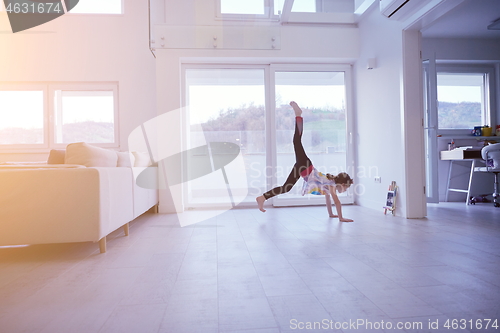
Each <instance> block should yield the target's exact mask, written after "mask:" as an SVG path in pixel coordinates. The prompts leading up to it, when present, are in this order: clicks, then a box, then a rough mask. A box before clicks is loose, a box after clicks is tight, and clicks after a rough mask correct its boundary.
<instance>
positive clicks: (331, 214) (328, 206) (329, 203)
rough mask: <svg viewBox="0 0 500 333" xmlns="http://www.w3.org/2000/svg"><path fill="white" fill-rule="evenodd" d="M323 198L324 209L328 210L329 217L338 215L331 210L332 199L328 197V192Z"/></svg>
mask: <svg viewBox="0 0 500 333" xmlns="http://www.w3.org/2000/svg"><path fill="white" fill-rule="evenodd" d="M325 199H326V209H327V210H328V216H330V217H338V215H335V214H333V211H332V200H331V199H330V195H329V194H325Z"/></svg>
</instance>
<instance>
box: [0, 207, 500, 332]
mask: <svg viewBox="0 0 500 333" xmlns="http://www.w3.org/2000/svg"><path fill="white" fill-rule="evenodd" d="M344 212H345V214H344V215H345V216H346V217H350V218H354V220H355V222H354V223H339V222H338V220H336V219H329V218H327V217H326V209H325V208H324V207H305V208H304V207H301V208H275V209H269V210H268V211H267V212H266V213H261V212H259V211H258V210H257V209H252V210H244V209H237V210H232V211H229V212H226V213H224V214H222V215H219V216H218V217H216V218H213V219H211V220H208V221H205V222H202V223H198V224H195V225H193V226H189V227H184V228H181V227H179V224H178V223H177V220H176V217H175V215H155V214H146V215H143V216H141V217H140V218H139V219H137V220H136V221H134V222H133V223H132V225H131V227H130V236H129V237H125V236H124V235H123V231H122V230H119V231H117V232H115V233H113V234H112V235H111V237H109V239H108V252H107V253H105V254H99V249H98V245H97V244H92V243H79V244H54V245H37V246H29V247H23V248H0V332H2V333H17V332H30V333H31V332H47V333H60V332H61V333H66V332H68V333H70V332H71V333H73V332H82V333H90V332H117V333H125V332H134V333H135V332H137V333H148V332H161V333H165V332H175V333H182V332H203V333H209V332H246V333H249V332H258V333H275V332H500V328H499V329H494V328H492V327H490V328H488V329H485V325H486V324H487V320H488V319H492V320H494V319H497V320H498V321H499V322H497V324H498V325H500V311H499V310H500V209H499V208H494V207H493V205H492V204H478V205H476V206H470V207H466V206H465V205H464V204H462V203H441V204H439V205H434V206H432V205H430V206H429V216H428V218H426V219H421V220H407V219H402V218H398V217H393V216H389V215H388V216H384V214H383V213H382V212H381V211H374V210H370V209H366V208H361V207H357V206H346V207H344ZM0 232H1V231H0ZM447 319H450V320H453V319H456V320H466V322H465V323H464V322H462V323H460V322H458V323H457V324H459V325H461V324H465V325H466V326H465V329H456V330H453V329H446V328H445V327H444V325H445V323H446V320H447ZM478 319H481V320H482V324H483V328H482V329H471V327H470V325H471V324H473V326H474V327H475V325H476V320H478ZM353 323H354V324H356V325H357V326H355V325H353ZM449 323H450V324H452V323H453V322H451V321H450V322H449ZM493 323H494V322H491V323H490V325H491V324H493ZM320 324H321V325H320ZM420 324H421V328H420V329H418V327H419V325H420ZM430 324H432V325H436V324H438V325H439V327H438V329H433V328H435V326H433V327H431V328H432V329H430V328H429V325H430ZM308 325H311V326H308ZM314 325H316V329H307V330H306V329H303V330H300V329H299V328H301V327H304V328H313V327H314ZM318 325H320V326H318ZM370 325H371V326H370ZM389 325H391V326H392V328H393V329H389V328H391V327H389ZM397 325H403V327H404V326H405V325H406V328H407V329H406V330H403V329H396V328H397ZM414 325H415V326H414ZM412 326H413V327H416V329H410V327H412ZM336 327H337V328H340V329H335V328H336ZM370 328H371V329H370ZM382 328H385V329H382Z"/></svg>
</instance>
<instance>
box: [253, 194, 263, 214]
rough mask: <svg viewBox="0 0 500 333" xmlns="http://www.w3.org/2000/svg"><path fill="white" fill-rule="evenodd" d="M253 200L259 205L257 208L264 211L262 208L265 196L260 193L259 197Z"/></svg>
mask: <svg viewBox="0 0 500 333" xmlns="http://www.w3.org/2000/svg"><path fill="white" fill-rule="evenodd" d="M255 201H257V205H259V210H260V211H261V212H265V211H266V210H265V209H264V202H265V201H266V198H264V196H263V195H261V196H260V197H257V198H255Z"/></svg>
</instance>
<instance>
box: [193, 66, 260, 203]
mask: <svg viewBox="0 0 500 333" xmlns="http://www.w3.org/2000/svg"><path fill="white" fill-rule="evenodd" d="M264 77H265V69H264V68H213V67H208V68H207V67H205V68H188V69H186V70H185V80H186V85H185V87H186V91H185V95H186V104H187V106H188V107H187V108H186V110H187V115H186V119H185V122H186V124H187V126H186V127H185V128H186V143H187V144H186V149H187V150H189V149H192V148H196V147H203V146H204V145H205V143H206V144H210V143H215V142H220V143H224V142H226V143H232V144H235V145H237V146H239V148H240V154H241V156H242V158H243V164H244V169H245V170H237V172H240V173H246V175H241V174H240V175H237V174H233V176H234V177H233V179H232V181H231V182H230V184H227V183H228V182H226V181H224V179H221V175H219V174H217V173H216V172H214V173H213V174H210V175H207V176H205V177H200V178H197V179H194V180H193V181H190V182H188V183H187V184H186V187H185V193H186V196H185V199H186V200H185V202H186V204H187V207H217V206H218V205H220V204H227V200H228V185H229V186H230V189H229V190H230V191H231V192H230V195H231V196H234V198H233V201H234V202H237V203H245V202H251V203H255V197H256V196H257V195H259V194H260V193H262V192H263V191H264V190H265V188H266V176H265V169H266V165H268V162H267V161H266V132H265V131H266V119H265V118H266V107H265V104H266V103H265V100H266V94H265V85H264V82H265V80H264ZM209 147H210V146H209ZM210 153H211V154H212V156H214V154H218V155H219V157H222V158H223V159H224V156H223V155H224V154H226V155H227V152H224V151H219V152H214V151H212V152H210ZM229 153H230V152H229ZM208 154H209V152H208V151H206V152H204V151H200V153H199V155H207V156H208ZM203 158H204V157H203V156H199V157H198V156H192V157H191V160H188V161H187V163H192V164H197V163H199V162H201V161H202V159H203ZM197 159H199V160H200V161H197ZM189 168H191V166H186V169H189ZM222 176H223V178H227V177H230V176H231V175H226V174H224V175H222ZM243 176H246V177H243ZM244 178H246V182H243V183H242V182H241V180H242V179H244ZM235 180H236V182H238V181H239V182H238V183H236V185H235ZM235 186H236V188H235ZM238 196H239V197H238Z"/></svg>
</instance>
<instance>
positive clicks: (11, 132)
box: [0, 83, 118, 149]
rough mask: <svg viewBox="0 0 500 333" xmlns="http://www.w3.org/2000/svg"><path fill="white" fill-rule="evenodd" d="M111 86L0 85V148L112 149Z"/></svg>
mask: <svg viewBox="0 0 500 333" xmlns="http://www.w3.org/2000/svg"><path fill="white" fill-rule="evenodd" d="M117 101H118V86H117V84H111V83H110V84H97V83H95V84H88V83H87V84H69V83H66V84H39V85H20V84H19V85H0V110H1V111H0V146H3V147H4V148H5V147H11V148H15V149H19V148H21V149H22V148H56V147H64V146H66V145H67V144H68V143H71V142H81V141H84V142H87V143H91V144H95V145H99V146H104V147H117V146H118V128H117V126H116V124H117V123H118V122H117V117H118V106H117Z"/></svg>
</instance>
